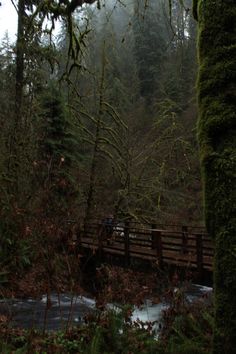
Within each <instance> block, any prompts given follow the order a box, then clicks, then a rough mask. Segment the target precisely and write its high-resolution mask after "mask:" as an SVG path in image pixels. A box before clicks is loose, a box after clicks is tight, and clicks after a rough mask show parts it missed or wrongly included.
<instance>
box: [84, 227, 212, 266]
mask: <svg viewBox="0 0 236 354" xmlns="http://www.w3.org/2000/svg"><path fill="white" fill-rule="evenodd" d="M79 242H80V244H81V246H82V247H84V248H89V249H91V250H93V251H94V252H103V253H104V254H107V255H116V256H120V257H123V258H124V260H125V263H126V264H129V263H130V262H131V260H132V259H134V258H137V259H143V260H148V261H151V262H155V263H157V264H159V265H160V266H161V265H162V264H175V265H178V266H182V267H186V268H195V269H197V270H198V271H199V272H202V271H204V270H208V271H212V265H213V244H212V241H211V239H210V238H209V236H208V235H207V234H206V233H205V232H204V231H203V230H201V229H199V230H191V229H187V228H186V227H183V228H182V229H181V230H177V229H175V230H173V229H169V230H166V229H159V228H152V229H150V228H149V229H148V228H142V229H141V228H134V227H132V228H131V227H129V226H127V225H126V226H125V227H124V228H123V230H122V229H121V228H120V229H119V231H118V232H117V231H116V230H115V228H114V231H113V233H112V236H111V237H107V236H106V232H105V230H104V228H103V227H102V225H101V224H92V225H90V226H89V228H87V230H86V232H85V231H81V232H80V236H79Z"/></svg>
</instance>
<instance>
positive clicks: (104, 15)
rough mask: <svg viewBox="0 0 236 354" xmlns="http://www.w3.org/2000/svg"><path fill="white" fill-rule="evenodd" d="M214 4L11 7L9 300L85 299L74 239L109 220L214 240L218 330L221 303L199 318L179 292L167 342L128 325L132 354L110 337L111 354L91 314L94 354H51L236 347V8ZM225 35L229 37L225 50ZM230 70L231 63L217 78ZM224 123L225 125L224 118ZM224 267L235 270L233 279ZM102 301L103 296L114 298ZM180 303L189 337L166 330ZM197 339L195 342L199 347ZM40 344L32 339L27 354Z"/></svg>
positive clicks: (0, 251)
mask: <svg viewBox="0 0 236 354" xmlns="http://www.w3.org/2000/svg"><path fill="white" fill-rule="evenodd" d="M206 3H207V4H206V5H204V6H205V7H204V6H203V5H202V2H201V1H194V4H193V11H192V0H185V1H180V0H172V1H167V0H125V1H121V0H106V1H99V0H98V1H93V0H87V1H74V0H71V1H68V0H59V1H56V0H52V1H46V0H45V1H38V0H19V1H12V5H14V6H15V7H16V10H17V14H18V29H17V37H16V38H17V39H16V41H15V42H12V41H11V40H10V38H9V36H8V33H5V35H4V36H3V37H2V40H1V42H0V79H1V83H2V85H1V87H0V102H1V105H0V126H1V136H0V146H1V148H0V215H1V218H0V235H1V242H0V256H1V260H0V264H1V270H0V286H1V291H2V292H3V294H4V295H6V296H10V295H9V294H13V293H15V294H17V295H18V294H20V295H23V296H29V295H30V296H33V295H34V296H38V295H39V294H43V293H47V294H48V293H50V291H52V290H54V289H55V288H56V289H57V290H58V291H63V289H67V290H68V289H69V290H70V291H72V292H74V291H78V289H80V290H81V289H82V287H84V286H86V284H88V283H89V282H88V279H87V277H88V274H87V273H86V274H85V272H84V268H83V265H81V267H80V266H79V263H80V250H79V252H78V253H79V256H78V254H76V255H75V254H74V253H73V254H72V253H71V252H70V251H69V249H68V235H71V234H73V233H74V232H76V231H78V229H79V228H80V227H81V225H83V227H84V228H85V230H86V225H89V223H91V222H94V220H98V221H101V220H102V219H103V218H104V217H107V216H108V215H112V217H114V218H115V219H116V220H119V221H121V222H125V221H127V220H132V221H135V222H139V223H140V224H142V225H143V224H145V223H149V224H153V223H155V224H168V225H176V224H181V225H194V226H204V225H205V221H206V226H207V231H208V232H209V234H210V236H212V237H213V240H215V241H216V242H215V247H216V261H215V267H216V268H215V269H216V271H215V290H216V294H217V295H216V297H215V305H216V306H215V324H212V323H213V320H212V318H213V317H212V316H213V314H212V311H213V309H212V308H213V306H211V307H210V309H209V308H208V306H209V304H208V303H207V304H204V305H202V306H203V307H204V311H203V313H204V316H205V317H204V316H203V317H202V318H201V317H200V312H201V311H199V309H198V306H199V305H195V307H194V308H193V309H191V310H189V308H186V307H185V305H183V304H182V302H181V301H180V302H178V301H179V298H178V299H176V298H175V297H174V296H173V299H172V300H173V307H172V308H171V310H172V312H171V313H170V314H169V315H166V318H165V324H166V327H165V331H164V332H163V333H164V334H163V335H162V337H161V340H160V345H159V346H158V344H157V343H155V342H156V341H153V339H152V341H151V339H150V338H149V336H147V337H145V338H144V337H142V335H141V334H140V333H139V332H136V329H135V330H134V329H133V328H132V326H131V325H130V323H128V322H125V323H126V324H125V326H126V327H124V328H123V329H122V331H124V338H123V339H122V340H123V341H124V342H126V344H127V343H129V344H127V349H125V350H127V351H125V350H123V349H122V346H123V345H125V344H124V342H122V343H119V346H120V349H119V350H118V349H117V351H115V350H116V349H114V348H113V349H111V348H112V344H111V343H112V341H113V339H114V338H113V337H112V336H111V337H109V335H110V334H109V335H108V334H107V333H106V334H105V335H104V337H106V336H108V337H109V340H110V341H111V343H110V349H109V345H108V347H107V348H106V349H104V348H105V347H104V346H103V349H102V350H103V351H101V350H100V349H98V348H99V345H101V343H100V342H99V340H100V339H101V337H102V335H103V334H104V333H105V332H104V333H103V334H101V333H100V332H99V334H98V332H96V329H94V327H93V326H94V323H95V320H94V319H93V320H92V322H90V324H89V326H90V331H91V333H92V332H94V331H95V332H96V334H97V335H95V336H94V337H90V335H91V333H90V332H89V329H86V330H85V331H87V332H86V336H87V337H86V338H87V339H86V340H88V338H90V339H89V340H91V341H92V342H91V343H92V344H91V346H90V347H89V349H88V348H87V347H86V348H87V349H86V350H87V351H85V349H82V348H85V347H83V345H84V344H83V345H82V342H81V343H80V345H81V347H79V344H78V346H77V347H76V346H75V347H73V348H72V349H71V351H70V350H69V349H68V348H69V347H67V349H61V347H60V345H59V347H57V348H56V349H55V348H54V349H53V347H50V350H49V349H48V352H49V353H53V352H58V353H66V352H75V353H80V352H84V353H91V354H92V353H105V352H106V351H107V353H113V352H114V353H133V351H132V350H134V348H135V350H136V351H139V352H142V353H191V352H192V353H195V352H196V353H210V352H211V338H212V332H213V331H214V345H213V347H214V349H213V352H214V353H217V354H220V353H230V352H232V353H233V352H234V351H233V350H234V349H233V347H232V346H233V344H232V343H233V341H234V340H233V331H234V329H236V325H235V318H231V317H232V316H230V326H229V327H227V326H225V322H224V321H221V317H222V316H223V315H222V311H224V310H225V309H226V308H227V310H226V312H225V316H223V318H224V319H225V321H226V322H227V319H228V318H229V317H228V316H229V314H230V313H233V314H235V308H236V305H235V299H234V297H235V295H234V291H233V290H232V289H235V286H236V285H235V284H236V281H235V274H234V273H233V272H234V270H235V252H234V251H235V240H234V239H235V236H234V233H235V219H234V218H235V216H234V211H235V186H233V185H234V182H235V149H233V150H232V151H233V152H232V151H231V148H232V146H231V145H230V144H234V148H235V123H233V119H234V121H235V117H234V113H232V112H233V108H235V103H233V101H234V98H235V93H234V86H233V85H235V60H234V61H232V57H233V54H232V53H233V49H232V48H235V25H233V23H234V19H235V17H236V15H235V5H234V4H233V2H232V1H230V0H228V4H227V6H229V7H230V6H231V7H232V13H231V12H229V11H228V10H227V11H226V15H225V17H223V16H222V17H221V11H223V10H222V9H221V7H220V6H218V7H217V6H216V14H215V18H214V17H213V16H212V10H211V9H212V6H213V5H212V1H210V0H208V1H206ZM208 3H209V4H208ZM202 6H203V7H204V8H202ZM225 6H226V5H225ZM227 6H226V7H227ZM0 11H1V7H0ZM192 12H193V13H192ZM193 15H194V16H193ZM223 18H224V19H225V20H223ZM214 21H215V22H214ZM227 21H229V23H228V24H229V27H227V25H226V22H227ZM235 22H236V21H235ZM216 24H218V25H216ZM197 26H198V27H199V38H198V43H197ZM217 26H218V27H217ZM230 26H231V27H230ZM226 27H227V28H226ZM222 28H223V29H224V31H223V30H222ZM221 30H222V32H223V33H224V34H225V37H224V35H222V38H221V37H220V39H219V43H218V42H217V41H216V42H215V38H216V34H218V33H219V31H221ZM230 31H231V32H232V38H231V39H230ZM220 40H221V43H220ZM231 44H232V45H231ZM197 45H198V49H199V51H198V55H197ZM217 46H221V47H222V48H226V47H227V46H228V47H229V50H228V52H227V53H228V57H227V56H226V59H225V58H223V52H222V50H221V51H220V50H219V51H218V52H217V50H216V54H215V53H214V49H215V47H216V48H217ZM221 47H220V48H221ZM228 47H227V48H228ZM230 48H231V49H230ZM225 50H226V49H225ZM221 56H222V57H221ZM197 57H198V59H197ZM222 58H223V59H222ZM230 58H231V61H230ZM227 60H228V62H227ZM221 61H222V62H223V64H222V62H221ZM221 64H222V65H223V66H224V65H225V67H224V69H222V72H221V74H219V68H218V69H217V67H218V65H219V67H220V65H221ZM198 66H200V70H199V75H198V84H196V82H197V72H198ZM228 72H230V74H228ZM233 73H234V74H233ZM230 75H231V76H230ZM233 75H234V76H233ZM231 77H232V78H233V79H232V80H230V78H231ZM214 80H215V81H214ZM217 80H218V81H217ZM226 82H227V84H226ZM226 86H227V87H226ZM225 87H226V88H225ZM224 90H226V91H227V93H226V96H227V97H226V96H225V97H223V92H224ZM219 91H221V93H220V94H219ZM213 96H214V97H215V101H214V100H213V98H212V97H213ZM197 97H198V102H197ZM213 101H214V102H213ZM230 105H231V106H230ZM198 107H199V115H200V118H199V123H198V125H197V116H198ZM231 108H232V109H231ZM210 112H211V113H210ZM220 114H221V115H220ZM218 115H219V116H220V117H221V118H222V119H221V120H219V121H217V119H216V118H214V117H215V116H218ZM227 115H228V116H229V117H232V119H231V121H230V122H231V123H230V122H228V121H227V122H226V116H227ZM229 120H230V119H229ZM230 124H231V125H230ZM230 129H231V131H232V137H231V138H232V139H231V138H229V137H228V135H227V133H228V131H229V130H230ZM222 131H223V133H222ZM197 138H198V140H197ZM230 139H231V140H230ZM199 145H200V154H199V147H198V146H199ZM200 164H201V171H200ZM201 172H202V176H203V179H202V180H201ZM202 185H203V188H202ZM203 195H204V196H203ZM227 195H228V196H230V197H229V198H227V197H226V196H227ZM231 197H232V198H231ZM223 198H226V199H227V200H225V199H224V200H223ZM203 199H204V201H205V202H204V203H205V204H204V206H203V202H202V200H203ZM219 201H221V204H220V203H219ZM203 209H205V219H204V215H203V214H204V213H203ZM223 209H224V210H227V212H224V211H222V210H223ZM227 213H228V214H227ZM226 225H227V226H226ZM227 235H231V239H230V242H228V241H227V240H228V239H229V238H227V237H229V236H227ZM222 250H223V251H224V250H226V251H227V252H229V253H230V252H231V253H232V255H230V256H228V257H227V255H225V253H224V252H223V251H222ZM227 252H226V253H227ZM231 253H230V254H231ZM225 269H227V270H228V269H230V270H228V273H227V276H226V277H225V279H224V275H225ZM114 272H115V271H114ZM121 272H122V271H121ZM108 273H109V272H108ZM157 273H158V276H160V273H159V272H157ZM113 274H116V273H113ZM122 274H123V273H122ZM106 276H107V277H108V278H109V275H107V274H106ZM116 276H117V274H116ZM129 276H130V278H129V280H127V277H128V276H127V275H124V274H123V275H121V278H122V281H124V282H129V281H131V279H132V276H133V275H131V274H130V275H129ZM147 278H148V277H147ZM119 279H120V278H119ZM148 279H149V278H148ZM165 279H166V277H165ZM223 279H224V280H223ZM110 280H111V279H110ZM119 281H120V282H121V283H122V281H121V280H119ZM148 281H149V283H151V282H152V281H153V279H152V280H150V279H149V280H148ZM167 283H168V282H167ZM35 284H37V285H35ZM222 284H224V286H223V285H222ZM172 285H173V284H172ZM172 285H170V284H169V283H168V285H167V287H168V286H170V287H172ZM121 286H122V285H121ZM123 286H127V284H126V285H124V284H123ZM142 286H143V287H145V286H146V284H142ZM110 287H111V286H110V285H109V286H108V288H109V289H110ZM231 287H232V288H231ZM224 288H226V289H227V291H224ZM114 291H116V290H114ZM119 291H121V290H119ZM133 291H134V293H135V292H137V288H136V287H135V286H133ZM101 294H102V296H103V297H104V301H105V298H106V296H105V292H104V290H103V291H102V290H101ZM117 294H118V291H117ZM226 294H227V295H226ZM108 300H112V301H116V300H117V299H116V298H111V299H108ZM123 300H124V299H123ZM229 300H230V305H229V304H228V303H229ZM176 301H177V303H176ZM123 302H124V303H126V302H129V299H128V298H126V301H125V300H124V301H123ZM178 306H180V309H179V311H180V317H179V318H182V319H183V318H184V320H183V322H181V323H179V327H178V326H177V327H178V328H179V329H181V330H182V331H183V332H181V333H182V334H179V333H177V332H178V330H176V327H175V329H170V327H171V325H172V324H173V323H172V321H174V319H173V317H174V315H177V314H176V308H177V307H178ZM205 307H206V308H205ZM191 311H192V312H191ZM190 312H191V316H190V317H189V313H190ZM122 314H123V316H124V317H122V316H121V317H122V318H119V319H117V317H116V315H114V314H113V315H112V316H113V317H109V316H110V315H109V314H108V315H107V316H108V317H106V320H104V321H105V322H104V323H105V325H104V323H103V319H102V318H101V317H99V320H98V319H97V320H96V321H97V322H96V323H97V326H98V327H99V328H100V327H102V326H103V325H104V328H106V326H111V327H112V325H114V326H115V323H114V321H118V320H119V321H121V322H122V321H124V318H126V316H127V313H126V312H125V311H124V313H122ZM168 316H169V317H168ZM181 316H182V317H181ZM168 321H169V322H168ZM211 321H212V322H211ZM121 322H119V323H121ZM170 322H171V325H170ZM111 323H112V324H111ZM127 323H128V324H127ZM201 323H202V327H204V329H205V331H206V334H205V333H204V334H203V333H202V332H201ZM175 325H176V322H175ZM0 326H1V320H0ZM188 326H189V328H190V332H191V331H192V332H191V333H190V334H189V333H188V331H187V329H188ZM191 326H192V327H191ZM213 327H214V328H215V329H214V330H213ZM230 327H231V329H230V330H229V328H230ZM117 328H118V327H117ZM117 328H116V329H117ZM131 328H132V330H131ZM119 330H120V328H119ZM132 331H134V332H132ZM227 331H228V333H227ZM131 332H132V333H131ZM185 332H186V333H185ZM81 333H82V332H81ZM83 333H84V332H83ZM88 333H90V334H88ZM122 333H123V332H122ZM173 333H174V337H171V336H172V335H173ZM196 333H197V334H198V339H199V342H198V343H197V344H196V343H195V342H194V343H192V342H191V340H192V339H191V338H195V337H196ZM113 334H114V333H113ZM178 334H179V337H178ZM14 335H15V334H14ZM73 335H75V334H73ZM83 335H84V334H83ZM83 335H82V334H81V336H82V337H83ZM125 335H126V336H127V337H125ZM146 335H147V334H146ZM76 336H78V333H77V334H76ZM188 336H190V339H189V341H188ZM76 338H77V337H76ZM84 338H85V337H84ZM91 338H93V339H91ZM112 338H113V339H112ZM134 338H136V339H134ZM137 338H138V339H137ZM170 338H172V340H173V342H171V340H169V339H170ZM173 338H174V339H173ZM186 338H187V339H186ZM67 340H68V341H69V339H68V338H67ZM86 340H85V342H86ZM103 340H104V341H106V339H104V338H103ZM27 341H28V339H27ZM79 341H80V340H79V339H78V338H77V342H79ZM114 341H115V339H114ZM150 341H151V342H150ZM181 341H182V342H183V343H182V342H181ZM180 342H181V343H180ZM4 343H5V342H4ZM27 343H28V342H27ZM99 343H100V344H99ZM117 343H118V342H117ZM140 343H141V344H140ZM150 343H151V344H150ZM167 343H169V344H167ZM103 344H104V343H103ZM180 344H181V345H180ZM4 345H5V344H4ZM11 345H12V343H11ZM31 345H32V344H31ZM135 345H137V346H136V347H135ZM178 345H180V348H181V349H177V347H178ZM191 345H192V346H191ZM101 346H102V345H101ZM132 346H133V348H132ZM142 346H143V347H142ZM13 347H14V345H13ZM13 347H11V349H9V350H13V349H12V348H13ZM2 348H3V347H2ZM14 348H15V347H14ZM32 348H34V349H32ZM35 348H36V347H35V344H33V347H31V349H30V350H31V351H28V352H32V353H33V352H35V350H36V349H35ZM41 348H43V346H42V347H41ZM58 348H59V349H58ZM140 348H141V349H142V350H141V349H140ZM194 348H195V349H194ZM2 350H3V349H2ZM7 350H8V349H7ZM28 350H29V349H28ZM33 350H34V351H33ZM42 350H43V349H42ZM56 350H58V351H56ZM60 350H61V351H60ZM63 350H65V351H63ZM96 350H97V351H96ZM99 350H100V351H99ZM104 350H105V351H104ZM140 350H141V351H140ZM178 350H179V351H178ZM194 350H196V351H194ZM5 352H7V351H5ZM9 352H10V351H9ZM26 352H27V351H26ZM40 352H41V351H40ZM46 352H47V351H46Z"/></svg>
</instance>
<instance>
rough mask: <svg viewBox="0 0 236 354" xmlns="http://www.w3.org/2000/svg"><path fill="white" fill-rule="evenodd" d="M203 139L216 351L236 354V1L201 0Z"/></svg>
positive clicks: (200, 128) (198, 11) (196, 8)
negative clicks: (211, 241) (212, 243)
mask: <svg viewBox="0 0 236 354" xmlns="http://www.w3.org/2000/svg"><path fill="white" fill-rule="evenodd" d="M193 10H194V15H195V17H196V19H197V20H198V27H199V28H198V31H199V38H198V53H199V65H200V67H199V76H198V102H199V122H198V137H199V145H200V154H201V167H202V174H203V184H204V201H205V217H206V225H207V229H208V232H209V233H210V235H211V236H212V238H213V240H214V245H215V261H214V293H215V334H214V343H213V353H215V354H216V353H217V354H224V353H225V354H226V353H227V354H229V353H236V1H235V0H195V1H194V3H193Z"/></svg>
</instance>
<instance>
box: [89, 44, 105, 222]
mask: <svg viewBox="0 0 236 354" xmlns="http://www.w3.org/2000/svg"><path fill="white" fill-rule="evenodd" d="M105 64H106V63H105V43H104V49H103V58H102V73H101V82H100V92H99V109H98V117H97V122H96V134H95V141H94V148H93V156H92V162H91V168H90V175H89V190H88V197H87V208H86V212H85V220H84V224H85V228H87V226H86V225H87V224H88V223H89V221H90V220H91V219H92V217H93V215H92V211H93V203H94V194H95V181H96V173H97V164H98V154H99V139H100V133H101V123H102V116H103V95H104V81H105Z"/></svg>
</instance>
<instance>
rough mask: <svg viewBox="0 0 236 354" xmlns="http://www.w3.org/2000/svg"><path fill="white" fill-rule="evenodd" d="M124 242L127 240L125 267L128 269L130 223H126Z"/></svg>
mask: <svg viewBox="0 0 236 354" xmlns="http://www.w3.org/2000/svg"><path fill="white" fill-rule="evenodd" d="M124 240H125V266H126V267H128V266H129V265H130V242H129V241H130V240H129V222H126V223H125V227H124Z"/></svg>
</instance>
